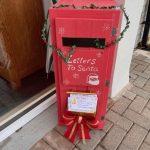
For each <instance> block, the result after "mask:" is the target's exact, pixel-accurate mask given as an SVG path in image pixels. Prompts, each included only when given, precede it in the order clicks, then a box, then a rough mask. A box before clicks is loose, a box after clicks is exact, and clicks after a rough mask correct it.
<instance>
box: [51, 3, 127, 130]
mask: <svg viewBox="0 0 150 150" xmlns="http://www.w3.org/2000/svg"><path fill="white" fill-rule="evenodd" d="M123 2H124V1H122V0H120V1H119V0H118V1H115V0H82V1H81V0H70V1H68V0H60V1H59V3H57V4H56V5H60V4H74V5H75V6H81V5H89V4H91V3H92V4H95V5H98V6H112V5H113V6H119V5H121V4H123ZM49 17H50V23H51V29H50V30H51V40H52V44H53V45H54V46H56V47H57V48H60V49H61V50H62V51H63V52H64V53H65V54H67V53H68V51H69V50H70V47H69V46H64V44H63V38H101V39H105V42H110V41H112V40H113V39H116V38H117V37H118V35H119V33H120V25H121V18H122V12H121V10H98V9H72V8H58V9H57V8H50V9H49ZM114 28H115V29H116V31H117V33H116V35H115V36H112V30H113V29H114ZM116 52H117V45H113V46H111V47H108V48H105V49H97V48H94V47H77V49H76V51H75V53H74V54H73V56H72V58H71V60H70V61H69V62H68V63H67V64H65V63H64V62H63V60H62V58H61V57H60V56H58V55H57V53H56V52H53V57H54V71H55V81H56V91H57V103H58V120H59V124H60V125H61V124H63V121H62V115H63V114H64V112H65V111H66V109H67V97H68V95H67V94H66V92H67V91H74V92H76V91H77V92H94V93H97V96H98V106H97V113H96V119H99V120H100V121H101V126H100V127H99V128H103V126H104V120H103V118H104V117H105V114H106V106H107V100H108V93H109V87H108V86H107V84H106V83H107V81H110V82H111V78H112V75H113V67H114V64H115V59H116Z"/></svg>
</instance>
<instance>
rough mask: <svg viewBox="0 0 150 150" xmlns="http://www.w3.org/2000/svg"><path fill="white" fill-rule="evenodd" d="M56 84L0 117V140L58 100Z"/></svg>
mask: <svg viewBox="0 0 150 150" xmlns="http://www.w3.org/2000/svg"><path fill="white" fill-rule="evenodd" d="M55 93H56V88H55V85H53V86H50V87H48V88H46V89H45V90H43V91H42V92H40V93H38V94H37V95H35V96H33V97H32V98H30V99H29V100H27V101H26V102H24V103H23V104H21V105H19V106H18V107H17V108H15V109H13V110H12V111H10V112H9V113H7V114H5V115H4V116H2V117H1V118H0V142H1V141H3V140H4V139H6V138H7V137H9V136H10V135H11V134H13V133H14V132H15V131H17V130H18V129H20V128H21V127H23V126H24V125H25V124H26V123H28V122H29V121H31V120H32V119H33V118H34V117H36V116H37V115H39V114H40V113H41V112H43V111H44V110H45V109H47V108H48V107H49V106H50V105H52V104H54V103H55V102H56V94H55Z"/></svg>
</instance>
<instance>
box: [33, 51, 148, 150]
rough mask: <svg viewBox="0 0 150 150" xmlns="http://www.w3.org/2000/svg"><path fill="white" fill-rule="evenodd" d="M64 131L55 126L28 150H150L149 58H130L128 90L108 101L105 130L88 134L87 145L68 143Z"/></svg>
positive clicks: (63, 128)
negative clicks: (116, 98)
mask: <svg viewBox="0 0 150 150" xmlns="http://www.w3.org/2000/svg"><path fill="white" fill-rule="evenodd" d="M65 131H66V127H60V126H56V127H55V128H54V129H53V130H52V131H50V132H49V133H48V134H47V135H46V136H45V137H43V139H42V140H40V141H39V142H38V143H36V144H35V145H34V146H33V147H32V148H31V150H51V149H55V150H57V149H59V150H94V149H95V150H150V58H148V57H146V56H143V55H141V54H140V55H139V54H136V55H134V56H133V60H132V63H131V68H130V84H129V86H128V87H127V89H126V90H125V91H124V92H123V93H122V96H121V97H120V98H119V100H118V101H116V102H115V103H114V102H113V101H112V100H111V101H110V100H109V105H108V107H107V115H106V120H105V126H104V129H102V130H92V131H90V133H91V136H92V139H91V140H89V141H87V144H86V145H84V144H83V143H82V142H81V141H80V140H79V139H78V138H76V140H75V142H74V143H70V141H68V140H67V139H65V138H64V137H63V135H64V133H65Z"/></svg>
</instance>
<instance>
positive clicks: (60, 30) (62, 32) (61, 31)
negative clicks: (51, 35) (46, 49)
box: [58, 27, 65, 35]
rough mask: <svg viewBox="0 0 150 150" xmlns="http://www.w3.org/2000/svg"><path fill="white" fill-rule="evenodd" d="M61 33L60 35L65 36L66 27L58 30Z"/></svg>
mask: <svg viewBox="0 0 150 150" xmlns="http://www.w3.org/2000/svg"><path fill="white" fill-rule="evenodd" d="M58 30H59V31H58V32H59V34H61V35H62V34H64V33H65V29H64V27H59V29H58Z"/></svg>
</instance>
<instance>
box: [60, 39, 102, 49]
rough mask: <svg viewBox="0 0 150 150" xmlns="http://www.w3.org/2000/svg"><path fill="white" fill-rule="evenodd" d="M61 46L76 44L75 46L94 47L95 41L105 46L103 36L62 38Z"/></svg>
mask: <svg viewBox="0 0 150 150" xmlns="http://www.w3.org/2000/svg"><path fill="white" fill-rule="evenodd" d="M62 42H63V46H72V45H76V46H77V47H94V48H96V43H98V44H99V46H105V38H69V37H63V38H62Z"/></svg>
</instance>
